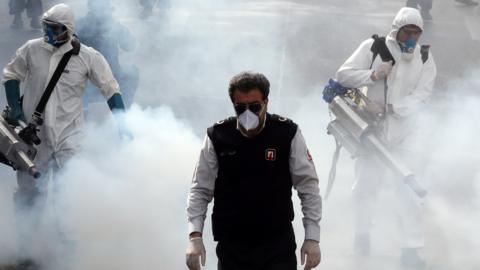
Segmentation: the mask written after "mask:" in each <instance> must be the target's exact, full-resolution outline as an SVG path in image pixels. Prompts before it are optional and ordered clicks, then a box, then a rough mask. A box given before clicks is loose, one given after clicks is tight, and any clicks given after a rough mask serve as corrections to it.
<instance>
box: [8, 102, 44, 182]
mask: <svg viewBox="0 0 480 270" xmlns="http://www.w3.org/2000/svg"><path fill="white" fill-rule="evenodd" d="M9 110H10V108H9V107H8V106H7V108H6V109H5V110H4V111H3V113H2V114H1V115H0V163H4V164H6V165H8V166H10V167H12V168H13V169H14V170H18V171H25V172H27V173H28V174H29V175H31V176H32V177H33V178H39V177H40V172H39V171H38V170H37V168H36V167H35V164H34V163H33V160H34V158H35V155H36V154H37V150H36V149H35V147H34V146H33V144H34V143H35V144H38V143H40V139H39V138H38V137H37V135H36V132H37V128H36V127H33V126H32V125H31V124H29V125H26V124H25V123H23V122H21V121H19V123H20V126H18V127H14V126H12V125H10V124H9V123H8V121H7V120H6V119H7V115H8V111H9ZM37 142H38V143H37Z"/></svg>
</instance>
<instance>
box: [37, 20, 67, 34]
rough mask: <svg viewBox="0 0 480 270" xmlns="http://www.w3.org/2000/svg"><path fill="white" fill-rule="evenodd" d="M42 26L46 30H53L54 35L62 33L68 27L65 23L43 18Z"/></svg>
mask: <svg viewBox="0 0 480 270" xmlns="http://www.w3.org/2000/svg"><path fill="white" fill-rule="evenodd" d="M42 26H43V31H44V32H51V33H52V34H54V35H61V34H63V33H64V32H65V31H67V27H66V26H65V25H63V24H61V23H57V22H52V21H49V20H43V21H42Z"/></svg>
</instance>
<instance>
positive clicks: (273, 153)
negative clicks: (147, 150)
mask: <svg viewBox="0 0 480 270" xmlns="http://www.w3.org/2000/svg"><path fill="white" fill-rule="evenodd" d="M265 159H266V160H268V161H275V159H277V150H275V149H271V148H269V149H267V150H265Z"/></svg>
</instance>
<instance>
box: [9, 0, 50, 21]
mask: <svg viewBox="0 0 480 270" xmlns="http://www.w3.org/2000/svg"><path fill="white" fill-rule="evenodd" d="M8 6H9V8H10V14H12V15H14V14H20V13H22V12H23V11H24V10H25V9H26V10H27V16H28V17H30V18H36V17H40V15H42V12H43V5H42V1H41V0H10V1H9V2H8Z"/></svg>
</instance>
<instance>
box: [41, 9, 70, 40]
mask: <svg viewBox="0 0 480 270" xmlns="http://www.w3.org/2000/svg"><path fill="white" fill-rule="evenodd" d="M42 20H48V21H52V22H57V23H61V24H63V25H65V27H67V30H68V33H69V34H70V35H73V34H74V33H75V16H74V15H73V11H72V9H71V8H70V7H69V6H67V5H65V4H58V5H55V6H53V7H52V8H50V9H49V10H47V11H46V12H45V13H44V14H43V15H42Z"/></svg>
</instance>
